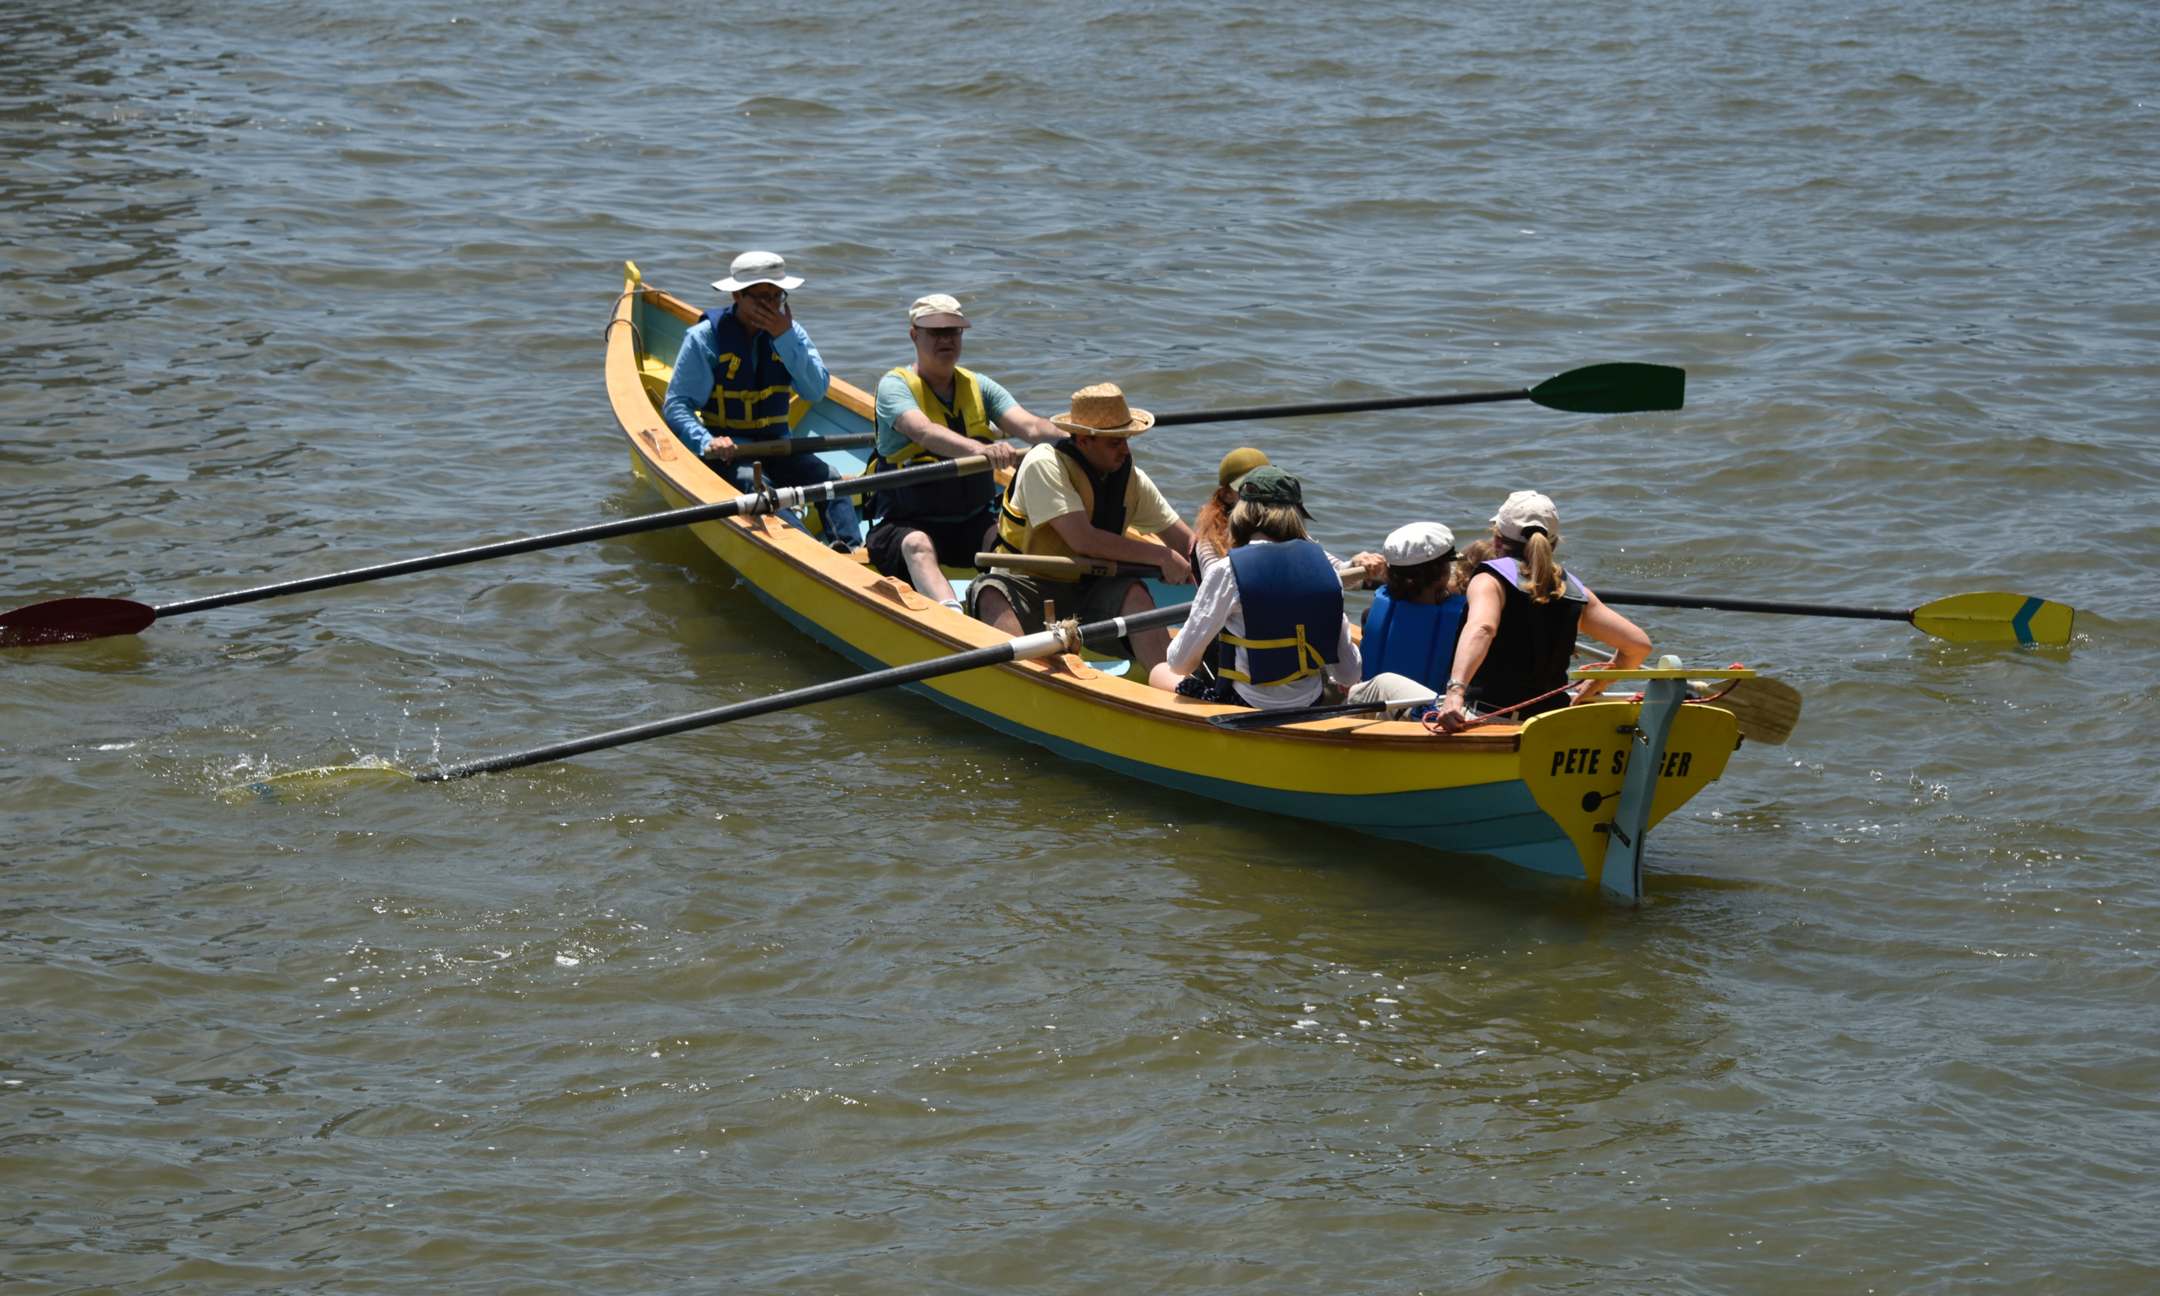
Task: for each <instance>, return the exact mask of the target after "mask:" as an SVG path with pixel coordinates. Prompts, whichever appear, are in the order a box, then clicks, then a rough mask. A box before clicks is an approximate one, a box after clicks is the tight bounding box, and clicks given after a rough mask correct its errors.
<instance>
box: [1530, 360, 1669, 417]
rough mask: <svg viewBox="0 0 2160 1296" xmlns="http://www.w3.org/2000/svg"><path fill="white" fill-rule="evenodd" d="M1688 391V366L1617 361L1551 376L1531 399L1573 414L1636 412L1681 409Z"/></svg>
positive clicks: (1548, 407) (1532, 391) (1533, 392)
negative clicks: (1683, 367)
mask: <svg viewBox="0 0 2160 1296" xmlns="http://www.w3.org/2000/svg"><path fill="white" fill-rule="evenodd" d="M1686 392H1687V371H1686V370H1684V369H1680V368H1678V367H1676V366H1673V365H1655V364H1635V363H1630V362H1615V363H1613V364H1594V365H1586V366H1584V367H1583V368H1581V369H1570V370H1568V371H1567V372H1566V373H1564V374H1560V375H1559V376H1557V377H1553V378H1547V379H1546V380H1545V381H1544V382H1541V383H1539V384H1538V385H1537V386H1535V387H1532V388H1531V389H1530V399H1531V400H1534V401H1536V402H1537V403H1538V404H1540V405H1543V406H1544V407H1545V408H1547V409H1556V410H1566V411H1567V412H1568V413H1570V414H1635V413H1639V412H1642V411H1645V410H1676V409H1679V408H1680V404H1681V401H1682V399H1683V398H1684V396H1685V395H1686Z"/></svg>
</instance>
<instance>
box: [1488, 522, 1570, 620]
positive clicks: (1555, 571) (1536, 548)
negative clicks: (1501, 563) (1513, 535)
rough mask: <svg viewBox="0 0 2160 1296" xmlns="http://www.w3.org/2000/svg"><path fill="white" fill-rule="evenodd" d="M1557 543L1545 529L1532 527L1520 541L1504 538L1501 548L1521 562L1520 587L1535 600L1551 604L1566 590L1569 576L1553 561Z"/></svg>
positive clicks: (1518, 583) (1517, 584)
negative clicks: (1563, 574) (1564, 574)
mask: <svg viewBox="0 0 2160 1296" xmlns="http://www.w3.org/2000/svg"><path fill="white" fill-rule="evenodd" d="M1557 543H1559V542H1558V541H1557V540H1555V539H1554V538H1553V537H1551V536H1548V535H1546V534H1545V532H1544V530H1543V529H1542V528H1538V529H1533V530H1531V531H1530V533H1529V534H1527V535H1525V536H1524V537H1523V538H1522V539H1520V540H1503V541H1501V547H1502V548H1504V549H1505V550H1506V551H1507V552H1508V554H1509V555H1510V556H1511V557H1514V558H1515V559H1516V562H1517V564H1518V568H1519V575H1518V577H1517V580H1516V586H1517V588H1519V589H1521V590H1522V592H1523V593H1525V594H1528V595H1529V596H1530V601H1531V602H1533V603H1550V602H1552V601H1553V600H1554V599H1556V598H1559V597H1560V596H1561V595H1562V594H1564V593H1566V592H1567V577H1565V576H1562V575H1561V574H1560V564H1559V563H1556V562H1554V561H1553V554H1552V551H1553V546H1554V545H1555V544H1557Z"/></svg>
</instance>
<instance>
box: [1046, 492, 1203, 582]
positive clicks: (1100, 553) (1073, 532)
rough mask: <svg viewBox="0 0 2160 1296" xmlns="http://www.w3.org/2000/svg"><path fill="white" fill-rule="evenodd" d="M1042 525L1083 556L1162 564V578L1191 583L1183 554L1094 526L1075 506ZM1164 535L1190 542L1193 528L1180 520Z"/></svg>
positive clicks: (1156, 565)
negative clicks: (1068, 511)
mask: <svg viewBox="0 0 2160 1296" xmlns="http://www.w3.org/2000/svg"><path fill="white" fill-rule="evenodd" d="M1045 525H1046V526H1048V527H1050V529H1051V530H1053V531H1056V532H1057V533H1058V537H1059V538H1060V539H1062V540H1063V541H1064V542H1065V543H1066V544H1067V545H1068V546H1069V547H1070V548H1071V549H1072V551H1073V552H1074V553H1076V554H1079V555H1080V556H1081V557H1083V558H1101V559H1103V560H1105V561H1108V562H1129V563H1144V564H1146V565H1147V566H1150V567H1160V568H1162V574H1163V580H1164V582H1166V583H1167V584H1171V585H1190V584H1192V568H1191V567H1190V566H1188V565H1187V564H1186V562H1185V557H1184V555H1183V554H1180V553H1178V552H1177V551H1176V550H1175V549H1171V548H1166V547H1164V546H1163V545H1158V544H1149V543H1147V542H1146V541H1145V540H1135V539H1132V538H1131V537H1130V536H1121V535H1111V534H1110V533H1109V532H1108V531H1101V530H1097V529H1096V526H1095V524H1094V523H1093V522H1091V521H1089V520H1088V515H1087V514H1085V513H1082V512H1079V511H1078V510H1075V511H1073V512H1071V513H1065V514H1061V515H1059V516H1057V517H1054V518H1051V519H1050V521H1049V522H1047V523H1045ZM1163 538H1164V539H1165V540H1168V541H1169V542H1170V543H1171V544H1173V545H1174V544H1177V543H1179V541H1180V540H1182V541H1183V542H1184V543H1185V544H1186V545H1188V546H1190V545H1191V544H1192V529H1191V528H1190V527H1188V526H1186V525H1185V524H1184V523H1183V522H1179V523H1177V524H1176V525H1175V526H1172V527H1170V528H1169V529H1168V530H1166V531H1164V532H1163Z"/></svg>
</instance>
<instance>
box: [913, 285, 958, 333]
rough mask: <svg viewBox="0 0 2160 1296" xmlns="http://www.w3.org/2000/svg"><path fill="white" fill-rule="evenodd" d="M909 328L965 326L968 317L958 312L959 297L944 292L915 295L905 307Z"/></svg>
mask: <svg viewBox="0 0 2160 1296" xmlns="http://www.w3.org/2000/svg"><path fill="white" fill-rule="evenodd" d="M907 322H908V327H910V328H967V327H968V317H967V316H965V315H963V314H961V313H960V299H959V298H957V297H951V296H948V295H946V294H945V293H931V294H930V295H929V296H928V297H917V298H916V299H915V304H914V305H912V306H909V307H908V308H907Z"/></svg>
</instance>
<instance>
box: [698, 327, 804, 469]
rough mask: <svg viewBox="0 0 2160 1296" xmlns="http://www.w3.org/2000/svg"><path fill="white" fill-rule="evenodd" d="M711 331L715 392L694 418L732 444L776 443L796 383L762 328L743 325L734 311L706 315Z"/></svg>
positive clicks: (784, 427) (783, 430)
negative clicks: (729, 440) (733, 442)
mask: <svg viewBox="0 0 2160 1296" xmlns="http://www.w3.org/2000/svg"><path fill="white" fill-rule="evenodd" d="M705 322H706V323H708V324H710V325H712V328H713V354H714V358H713V389H712V396H711V397H710V398H709V399H707V400H706V402H705V408H703V409H701V410H699V411H698V420H699V421H700V422H702V423H703V424H704V425H705V426H706V427H708V428H710V429H711V430H713V431H714V432H717V433H719V434H720V435H722V436H725V437H729V438H732V439H733V440H736V441H777V440H779V439H780V438H781V437H784V436H786V435H787V434H788V402H789V400H790V399H791V398H792V396H793V394H794V390H795V379H794V378H793V377H792V376H791V375H790V374H789V373H788V368H787V364H786V362H785V361H783V360H781V359H780V355H779V353H778V352H776V351H774V350H773V344H772V343H773V340H772V338H771V337H769V336H767V335H766V334H765V333H764V331H763V330H756V331H753V330H751V329H747V328H744V327H743V324H742V321H741V320H738V319H736V318H735V308H734V307H733V306H729V307H727V308H725V309H724V310H709V311H706V312H705Z"/></svg>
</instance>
